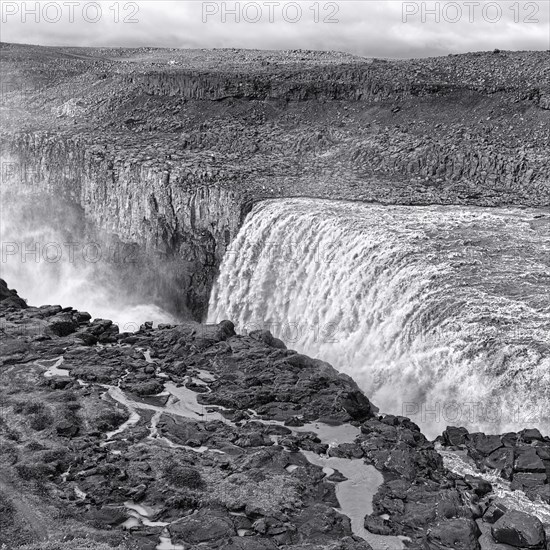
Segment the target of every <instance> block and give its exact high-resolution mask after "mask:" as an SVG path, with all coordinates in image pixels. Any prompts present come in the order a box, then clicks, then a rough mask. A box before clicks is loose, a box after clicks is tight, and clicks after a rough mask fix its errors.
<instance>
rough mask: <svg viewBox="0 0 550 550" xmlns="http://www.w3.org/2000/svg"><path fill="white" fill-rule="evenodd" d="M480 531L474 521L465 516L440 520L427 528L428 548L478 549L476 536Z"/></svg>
mask: <svg viewBox="0 0 550 550" xmlns="http://www.w3.org/2000/svg"><path fill="white" fill-rule="evenodd" d="M480 534H481V532H480V530H479V527H478V526H477V524H476V522H475V521H474V520H472V519H467V518H454V519H448V520H445V521H441V522H439V523H437V524H436V525H435V526H434V527H432V528H431V529H429V530H428V533H427V536H426V548H427V549H428V550H447V549H449V548H453V549H457V550H480V548H481V547H480V546H479V542H478V538H479V536H480Z"/></svg>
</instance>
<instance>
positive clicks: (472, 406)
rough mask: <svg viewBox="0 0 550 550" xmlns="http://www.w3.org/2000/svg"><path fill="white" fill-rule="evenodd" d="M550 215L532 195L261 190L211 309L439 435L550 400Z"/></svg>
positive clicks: (523, 414) (523, 421) (519, 419)
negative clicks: (445, 201) (336, 195)
mask: <svg viewBox="0 0 550 550" xmlns="http://www.w3.org/2000/svg"><path fill="white" fill-rule="evenodd" d="M549 224H550V218H548V217H545V213H543V212H540V211H534V210H522V209H518V208H515V209H483V208H472V207H405V206H380V205H365V204H357V203H343V202H330V201H319V200H309V199H292V200H286V201H266V202H264V203H261V204H258V205H256V206H255V208H254V209H253V211H252V213H251V214H250V216H249V217H248V219H247V220H246V222H245V224H244V226H243V227H242V229H241V231H240V232H239V234H238V236H237V238H236V239H235V241H234V242H233V244H232V246H231V247H230V249H229V251H228V252H227V254H226V256H225V258H224V261H223V264H222V266H221V270H220V275H219V278H218V281H217V283H216V285H215V287H214V289H213V292H212V296H211V300H210V307H209V322H217V321H220V320H222V319H231V320H233V321H234V322H235V323H236V324H237V325H238V329H239V330H241V331H244V332H246V331H250V330H253V329H258V328H267V329H269V330H271V331H272V332H273V333H274V334H275V335H276V336H278V337H280V338H282V339H283V340H284V341H285V342H286V343H287V345H288V346H289V347H293V348H296V349H297V350H299V351H301V352H304V353H307V354H309V355H313V356H317V357H320V358H322V359H323V360H326V361H329V362H330V363H332V364H333V365H334V366H335V367H337V368H338V369H339V370H341V371H343V372H346V373H348V374H350V375H352V376H353V377H354V379H355V380H356V381H357V382H358V383H359V385H360V386H361V387H362V388H363V390H364V391H365V392H366V394H367V395H368V396H369V397H370V398H371V399H372V400H373V402H374V403H375V404H376V405H378V406H379V407H381V409H382V411H384V412H391V413H394V414H404V415H406V416H409V417H411V418H412V419H413V420H414V421H415V422H417V423H418V424H420V425H421V426H422V428H423V430H424V431H425V433H427V434H428V435H431V436H435V435H437V434H438V433H441V431H442V430H443V429H444V428H445V426H446V425H464V426H467V427H468V428H470V429H483V430H484V431H486V432H493V433H494V432H499V431H502V430H504V429H510V430H519V429H522V428H524V427H526V426H537V427H539V428H541V430H542V431H543V432H548V431H549V429H548V422H549V417H548V414H549V413H548V411H550V407H549V405H550V303H549V300H548V296H550V269H549V262H550V232H549V231H548V227H549Z"/></svg>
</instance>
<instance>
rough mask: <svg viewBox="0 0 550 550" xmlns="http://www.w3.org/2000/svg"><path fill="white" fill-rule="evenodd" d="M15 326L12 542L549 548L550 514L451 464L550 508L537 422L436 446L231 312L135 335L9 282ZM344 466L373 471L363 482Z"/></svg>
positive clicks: (6, 488) (2, 425)
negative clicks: (33, 297)
mask: <svg viewBox="0 0 550 550" xmlns="http://www.w3.org/2000/svg"><path fill="white" fill-rule="evenodd" d="M0 319H1V330H2V337H1V339H0V349H1V362H0V377H1V386H0V387H1V389H0V400H1V404H2V418H1V420H0V434H1V439H0V509H1V515H0V548H3V549H16V548H25V549H29V550H30V549H34V550H38V549H40V550H43V549H44V550H46V549H52V550H53V549H56V550H58V549H61V550H64V549H67V550H68V549H70V550H84V549H88V548H90V549H91V548H94V549H107V548H119V549H120V550H122V549H127V548H128V549H144V550H146V549H150V550H153V549H155V548H159V549H163V548H166V549H168V548H183V549H190V548H205V549H209V548H212V549H214V548H216V549H225V550H256V549H258V550H260V549H262V550H263V549H269V548H278V547H282V548H288V549H293V548H295V549H298V548H300V549H311V550H313V549H319V550H320V549H327V550H328V549H332V550H336V549H340V550H352V549H353V550H368V549H370V548H374V549H375V550H377V549H378V548H380V549H386V548H399V547H403V548H410V549H418V550H420V549H428V550H451V549H454V550H456V549H464V550H476V549H477V550H480V549H482V550H497V549H500V550H509V549H511V548H530V549H535V548H536V549H547V548H550V546H549V545H548V543H547V535H548V531H549V529H550V524H549V523H546V524H543V523H541V521H540V520H539V519H537V518H536V517H535V516H534V515H530V514H527V513H525V512H522V511H518V510H514V507H513V506H510V504H509V502H508V501H505V500H504V499H503V498H501V496H499V495H497V492H496V491H495V490H494V487H492V486H491V484H490V483H488V482H487V481H485V480H484V479H482V478H481V477H479V476H473V475H458V474H456V473H452V472H451V471H449V470H448V469H447V468H446V467H445V466H444V462H443V458H442V454H444V455H445V456H451V455H452V456H455V455H456V456H459V455H461V456H463V457H465V460H468V461H469V463H470V464H471V465H472V468H474V467H475V466H476V465H477V468H478V469H479V470H481V471H491V472H492V473H493V474H495V475H497V476H498V475H501V476H502V478H503V481H504V480H511V483H512V488H513V489H515V490H516V491H515V493H513V494H517V495H522V497H524V498H526V499H531V501H532V502H533V503H534V504H537V505H539V506H541V507H544V503H547V504H548V503H550V493H549V491H548V488H549V485H548V477H549V474H550V439H549V438H547V437H543V436H542V435H541V434H540V433H538V432H537V431H536V430H524V431H523V432H520V433H518V434H506V435H504V436H485V435H483V434H468V433H467V432H466V431H465V430H464V429H461V428H447V430H446V431H445V432H444V434H443V436H442V437H441V438H439V440H438V442H437V443H434V442H430V441H427V440H426V438H425V437H424V436H423V435H422V434H421V433H420V431H419V429H418V427H417V426H416V425H415V424H414V423H413V422H411V421H410V420H409V419H407V418H404V417H395V416H388V415H386V416H384V415H381V414H378V412H377V409H376V408H375V407H374V406H373V405H372V404H371V403H370V402H369V401H368V399H367V398H366V397H365V395H364V394H363V393H362V392H361V391H360V390H359V388H358V387H357V386H356V384H355V383H354V382H353V381H352V380H351V379H350V378H349V377H347V376H345V375H343V374H339V373H338V372H337V371H335V370H334V369H333V368H332V367H331V366H330V365H328V364H326V363H324V362H322V361H319V360H315V359H310V358H308V357H306V356H303V355H300V354H298V353H296V352H294V351H292V350H288V349H286V347H285V345H284V344H283V343H282V342H281V341H280V340H277V339H275V338H273V337H272V336H271V335H270V334H269V333H268V332H262V331H258V332H252V333H250V334H249V335H248V336H240V335H237V334H235V331H234V327H233V324H232V323H231V322H229V321H223V322H222V323H220V324H219V325H211V326H205V325H199V324H197V323H187V324H182V325H177V326H168V325H164V326H162V325H161V326H159V327H158V328H155V329H153V328H152V327H151V326H150V325H149V324H145V325H143V326H142V327H141V329H140V330H139V331H138V332H136V333H132V334H129V333H119V331H118V328H117V327H116V326H114V325H112V323H111V322H110V321H107V320H99V319H96V320H91V318H90V316H89V315H88V314H87V313H84V312H78V311H75V310H73V309H72V308H63V309H62V308H61V307H60V306H41V307H28V306H27V304H26V303H25V301H24V300H22V299H21V298H20V297H18V296H17V293H16V292H15V291H12V290H9V289H8V287H7V285H6V283H5V282H4V281H2V280H0ZM436 446H437V449H436ZM442 449H444V450H445V451H444V452H443V451H442ZM337 461H338V462H337ZM335 464H339V465H342V466H341V468H340V469H339V468H336V467H332V466H334V465H335ZM323 466H324V467H323ZM327 467H328V468H327ZM344 468H345V469H346V470H345V471H346V473H347V474H348V475H349V476H354V475H355V472H359V471H364V472H367V474H368V475H367V476H366V477H364V478H363V481H362V483H363V485H362V486H361V485H360V486H359V487H360V489H361V490H360V491H359V492H357V491H356V489H357V488H355V489H354V488H353V487H352V485H353V484H351V485H350V483H349V482H350V479H349V478H346V476H345V475H344V474H343V473H342V471H340V470H343V469H344ZM352 481H353V479H352ZM354 490H355V493H354V492H353V491H354ZM353 494H355V497H353ZM365 494H366V495H369V494H374V498H373V499H372V501H368V500H369V499H367V500H365V499H364V498H362V497H364V496H365ZM350 495H351V496H350ZM349 498H356V499H358V500H357V502H358V503H359V502H361V506H363V508H361V506H360V507H359V514H358V515H357V511H356V510H355V511H354V509H353V506H351V507H350V502H349V501H348V500H346V499H349ZM351 504H352V505H353V502H352V503H351ZM344 510H346V511H348V510H350V515H351V517H347V516H346V515H345V514H344V513H343V511H344ZM357 518H359V520H360V521H359V524H358V522H357ZM545 529H546V532H545ZM367 540H369V541H370V542H367ZM172 545H174V546H172Z"/></svg>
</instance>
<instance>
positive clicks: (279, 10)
mask: <svg viewBox="0 0 550 550" xmlns="http://www.w3.org/2000/svg"><path fill="white" fill-rule="evenodd" d="M549 4H550V3H549V2H548V0H540V1H537V2H530V1H505V0H499V1H489V0H477V1H475V0H471V1H462V0H461V1H456V2H451V1H449V2H447V1H443V0H440V1H439V2H433V1H429V2H414V1H404V0H374V1H372V0H346V1H337V2H328V1H323V0H319V1H318V2H315V1H313V0H312V1H309V0H302V1H300V2H287V1H284V0H278V1H276V2H268V1H267V0H265V1H264V0H259V1H257V2H250V1H247V0H241V1H240V2H234V1H231V2H203V1H190V0H177V1H171V2H165V1H145V2H144V1H139V2H125V1H122V2H115V1H104V2H68V1H59V2H48V1H46V2H7V1H3V2H2V3H1V5H2V27H1V39H2V41H5V42H20V43H30V44H42V45H52V46H61V45H67V46H69V45H70V46H128V47H137V46H161V47H175V48H189V47H192V48H214V47H218V48H219V47H237V48H260V49H299V48H303V49H318V50H341V51H346V52H350V53H355V54H359V55H364V56H374V57H398V58H404V57H423V56H429V55H446V54H449V53H462V52H467V51H479V50H492V49H494V48H500V49H505V50H548V49H550V24H549ZM235 9H237V11H238V12H239V15H238V17H239V19H240V21H239V22H237V21H236V15H235V14H234V13H232V11H233V10H235ZM34 11H36V13H33V12H34ZM300 12H301V13H300ZM436 18H438V19H439V21H436ZM71 20H72V21H71ZM255 20H257V21H256V22H254V21H255ZM325 20H326V21H325ZM117 21H118V22H117ZM293 21H294V22H293Z"/></svg>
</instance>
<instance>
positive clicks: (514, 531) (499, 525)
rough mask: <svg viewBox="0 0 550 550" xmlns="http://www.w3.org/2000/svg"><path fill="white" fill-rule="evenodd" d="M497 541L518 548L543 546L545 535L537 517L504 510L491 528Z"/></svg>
mask: <svg viewBox="0 0 550 550" xmlns="http://www.w3.org/2000/svg"><path fill="white" fill-rule="evenodd" d="M491 532H492V534H493V537H494V539H495V540H496V541H497V542H502V543H504V544H509V545H511V546H515V547H518V548H544V547H545V544H546V535H545V532H544V527H543V525H542V523H541V522H540V520H539V519H537V518H536V517H534V516H531V515H529V514H526V513H524V512H519V511H516V510H511V511H509V512H506V513H505V514H504V515H503V516H502V517H501V518H500V519H499V520H498V521H497V522H496V523H495V524H494V525H493V527H492V528H491Z"/></svg>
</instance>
